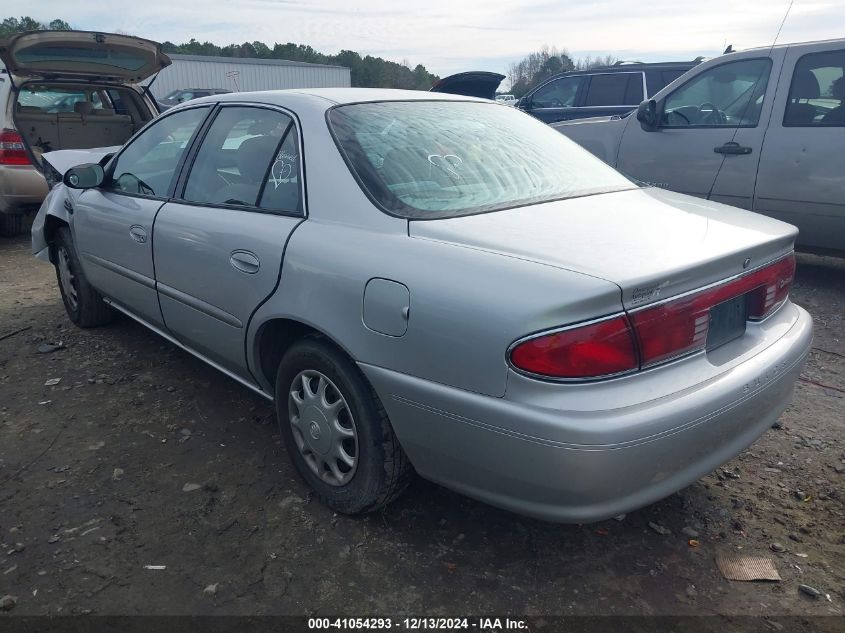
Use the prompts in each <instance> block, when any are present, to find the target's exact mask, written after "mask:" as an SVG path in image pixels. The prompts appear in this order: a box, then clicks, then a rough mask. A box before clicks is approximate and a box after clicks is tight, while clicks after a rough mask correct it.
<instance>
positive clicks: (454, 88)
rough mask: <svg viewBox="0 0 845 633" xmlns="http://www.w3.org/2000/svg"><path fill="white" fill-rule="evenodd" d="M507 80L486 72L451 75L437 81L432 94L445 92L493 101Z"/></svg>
mask: <svg viewBox="0 0 845 633" xmlns="http://www.w3.org/2000/svg"><path fill="white" fill-rule="evenodd" d="M504 78H505V76H504V75H500V74H499V73H491V72H486V71H481V70H477V71H471V72H466V73H458V74H456V75H450V76H448V77H444V78H443V79H440V80H439V81H437V82H436V83H435V84H434V85H433V86H432V87H431V92H445V93H448V94H453V95H463V96H465V97H479V98H481V99H493V98H495V97H496V90H497V89H498V88H499V84H501V83H502V80H503V79H504Z"/></svg>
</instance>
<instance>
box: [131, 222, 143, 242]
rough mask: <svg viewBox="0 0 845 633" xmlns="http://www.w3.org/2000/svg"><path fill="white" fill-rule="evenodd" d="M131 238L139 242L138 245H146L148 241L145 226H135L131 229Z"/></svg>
mask: <svg viewBox="0 0 845 633" xmlns="http://www.w3.org/2000/svg"><path fill="white" fill-rule="evenodd" d="M129 237H131V238H132V239H133V240H135V241H136V242H138V244H145V243H146V241H147V230H146V229H145V228H144V227H143V226H139V225H137V224H135V225H133V226H131V227H129Z"/></svg>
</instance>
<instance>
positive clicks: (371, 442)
mask: <svg viewBox="0 0 845 633" xmlns="http://www.w3.org/2000/svg"><path fill="white" fill-rule="evenodd" d="M276 415H277V417H278V420H279V426H280V430H281V434H282V437H283V438H284V440H285V445H286V446H287V450H288V453H289V454H290V456H291V459H292V460H293V462H294V465H295V466H296V469H297V470H298V471H299V474H300V475H301V476H302V478H303V479H305V481H306V482H307V483H308V484H309V485H310V486H311V488H313V489H314V491H315V492H316V494H317V496H318V497H319V498H320V500H321V501H322V502H323V503H324V504H326V505H327V506H329V507H330V508H331V509H332V510H335V511H337V512H342V513H344V514H361V513H365V512H371V511H373V510H376V509H378V508H380V507H382V506H384V505H386V504H388V503H389V502H390V501H392V500H393V499H395V498H396V497H397V496H399V494H400V493H401V492H402V491H403V490H404V489H405V487H406V486H407V485H408V482H409V480H410V476H411V473H412V469H411V465H410V463H409V462H408V458H407V456H406V455H405V453H404V452H403V450H402V447H401V446H400V445H399V441H398V440H397V439H396V436H395V435H394V433H393V429H392V428H391V426H390V421H389V420H388V418H387V413H386V412H385V411H384V408H383V407H382V405H381V401H380V400H379V399H378V396H377V395H376V393H375V391H373V388H372V387H371V386H370V384H369V383H368V382H367V380H366V378H365V377H364V376H363V374H361V371H360V369H358V367H357V366H356V365H355V363H353V362H352V361H351V360H350V359H349V358H348V357H347V356H346V355H345V354H343V353H342V352H340V351H339V350H338V349H337V348H335V347H334V346H333V345H331V344H330V343H329V342H328V341H326V340H325V339H322V338H319V337H307V338H304V339H302V340H301V341H299V342H297V343H295V344H294V345H293V346H292V347H291V348H290V349H289V350H288V351H287V353H286V354H285V355H284V357H283V358H282V361H281V363H280V364H279V371H278V373H277V376H276Z"/></svg>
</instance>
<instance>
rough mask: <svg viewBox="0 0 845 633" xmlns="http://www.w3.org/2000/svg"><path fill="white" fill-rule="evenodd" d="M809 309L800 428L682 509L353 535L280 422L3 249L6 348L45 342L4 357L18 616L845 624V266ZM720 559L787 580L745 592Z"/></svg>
mask: <svg viewBox="0 0 845 633" xmlns="http://www.w3.org/2000/svg"><path fill="white" fill-rule="evenodd" d="M793 299H794V300H795V301H796V302H797V303H799V304H801V305H802V306H804V307H805V308H807V309H808V310H809V311H810V312H811V313H812V314H813V317H814V318H815V324H816V326H815V327H816V329H815V332H816V339H815V343H814V345H815V349H814V351H813V352H812V355H811V357H810V360H809V363H808V365H807V367H806V369H805V371H804V374H803V376H804V378H803V379H802V381H801V382H800V383H799V384H798V385H797V389H796V394H795V400H794V403H793V405H792V406H791V407H790V408H789V410H788V411H787V412H786V413H785V414H784V415H783V417H782V419H781V427H780V428H775V429H772V430H771V431H770V432H768V433H766V434H765V435H764V436H763V437H762V438H761V439H760V440H759V441H758V442H757V443H756V444H754V445H753V446H752V447H751V448H750V449H749V450H747V451H745V452H744V453H743V454H742V455H740V456H739V457H737V458H736V459H734V460H733V461H732V462H731V463H729V464H727V465H726V466H725V467H724V468H723V469H720V470H719V471H718V472H717V473H714V474H712V475H709V476H707V477H705V478H704V479H702V480H701V481H699V482H697V483H695V484H694V485H692V486H690V487H689V488H687V489H685V490H682V491H681V492H680V493H678V494H675V495H673V496H672V497H670V498H668V499H665V500H664V501H661V502H659V503H657V504H655V505H653V506H650V507H648V508H645V509H642V510H639V511H637V512H634V513H631V514H629V515H628V516H626V517H624V518H623V519H621V520H609V521H605V522H602V523H599V524H594V525H583V526H577V525H563V526H561V525H552V524H547V523H543V522H539V521H534V520H530V519H526V518H522V517H520V516H516V515H513V514H510V513H507V512H504V511H501V510H497V509H494V508H491V507H489V506H486V505H483V504H481V503H478V502H475V501H472V500H469V499H466V498H464V497H461V496H459V495H457V494H454V493H452V492H449V491H448V490H445V489H443V488H440V487H439V486H436V485H433V484H430V483H427V482H424V481H417V482H416V483H415V484H414V485H412V487H411V488H410V489H409V490H408V491H407V492H406V493H405V495H404V496H403V497H402V498H401V499H400V500H399V501H398V502H396V503H394V504H393V505H391V506H390V507H389V508H387V509H386V510H385V511H383V512H382V513H379V514H376V515H371V516H367V517H364V518H346V517H343V516H335V515H333V514H332V513H331V512H330V511H328V510H327V509H326V508H325V507H323V506H321V505H320V504H319V502H317V501H316V500H312V499H311V497H310V495H309V493H308V490H307V489H306V487H305V485H304V484H303V483H302V481H301V480H300V479H299V478H298V476H297V475H296V473H295V471H294V468H293V467H292V465H291V464H290V463H289V461H288V459H287V456H286V454H285V451H284V449H283V448H282V447H281V446H280V442H279V436H278V434H277V429H276V425H275V420H274V414H273V410H272V407H271V405H270V404H269V403H268V402H266V401H264V400H262V399H261V398H260V397H258V396H256V395H254V394H253V393H252V392H250V391H248V390H247V389H245V388H243V387H241V386H239V385H238V384H236V383H235V382H232V381H231V380H229V379H228V378H226V377H225V376H223V375H221V374H219V373H217V372H216V371H215V370H213V369H211V368H210V367H207V366H206V365H204V364H203V363H202V362H200V361H198V360H196V359H195V358H193V357H192V356H190V355H189V354H187V353H185V352H183V351H181V350H179V349H177V348H175V347H174V346H172V345H170V344H169V343H167V342H165V341H163V340H161V339H159V338H157V337H156V335H154V334H152V333H150V332H148V331H146V330H145V329H144V328H143V327H141V326H140V325H137V324H135V323H134V322H132V321H131V320H129V319H121V320H119V321H117V322H116V323H114V324H112V325H110V326H108V327H105V328H101V329H97V330H88V331H83V330H80V329H77V328H75V327H74V326H73V325H72V324H71V323H70V321H69V320H68V319H67V318H66V316H65V312H64V309H63V307H62V304H61V300H60V298H59V293H58V290H57V288H56V283H55V277H54V273H53V269H52V268H51V267H50V266H49V265H47V264H45V263H42V262H39V261H36V260H35V259H33V258H32V256H31V255H30V253H29V244H28V240H27V239H25V238H19V239H13V240H9V239H3V240H0V337H2V336H4V335H7V334H9V333H12V332H15V331H17V330H19V329H21V328H28V329H26V330H25V331H22V332H19V333H17V334H14V335H12V336H10V337H8V338H5V339H4V340H0V543H2V551H0V596H2V595H6V594H10V595H13V596H16V597H17V602H16V604H15V605H14V606H13V607H12V608H11V610H10V611H11V613H12V614H21V615H25V614H31V615H38V614H71V613H72V614H82V613H95V614H299V615H302V614H306V615H313V614H320V615H325V614H335V615H337V614H340V615H358V616H361V615H379V614H381V615H385V614H387V615H391V614H392V615H394V616H395V615H399V614H408V613H412V614H417V615H420V614H425V615H455V614H467V613H473V614H505V613H513V614H522V615H547V614H548V615H552V614H557V615H561V614H562V615H569V614H581V615H585V614H588V615H591V614H645V615H655V614H676V615H683V614H751V615H757V614H766V615H777V614H795V615H813V614H818V615H840V616H841V615H843V614H845V607H844V606H843V605H845V505H843V504H844V503H845V494H843V482H845V453H843V450H845V444H843V439H845V391H843V389H845V319H844V318H843V314H845V260H837V259H833V258H819V257H813V256H807V255H801V256H800V257H799V267H798V273H797V282H796V285H795V290H794V292H793ZM59 343H60V344H61V346H62V347H61V349H58V350H56V351H52V352H46V351H44V348H43V347H42V346H44V345H45V344H59ZM40 347H42V351H41V352H39V348H40ZM50 379H61V380H60V382H59V383H58V384H56V385H54V386H45V382H46V381H48V380H50ZM822 385H827V387H825V386H822ZM650 522H652V523H654V524H656V525H657V526H659V527H660V526H662V527H664V528H666V529H667V530H670V531H671V532H670V533H669V532H667V533H664V534H661V533H659V531H656V530H655V529H654V528H652V527H650V526H649V523H650ZM695 533H697V538H695V539H694V540H691V535H692V536H695ZM772 543H777V544H779V545H780V547H782V548H783V550H784V551H782V552H774V551H772V549H770V548H771V546H772ZM775 547H776V548H777V549H780V547H777V546H775ZM723 552H734V553H746V554H752V555H758V556H768V557H770V558H772V559H773V561H774V564H775V565H776V567H777V569H778V571H779V572H780V575H781V577H782V581H781V582H731V581H727V580H724V579H723V578H722V576H721V574H720V573H719V571H718V569H717V568H716V566H715V564H714V556H715V555H716V554H719V553H723ZM147 565H156V566H162V567H165V566H166V567H165V568H163V569H148V568H146V567H145V566H147ZM800 584H805V585H809V586H811V587H814V588H816V589H817V590H818V591H819V592H821V596H818V597H816V598H813V597H810V596H809V595H807V594H805V593H802V592H801V591H800V590H799V585H800ZM773 628H774V627H773Z"/></svg>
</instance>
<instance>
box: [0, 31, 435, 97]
mask: <svg viewBox="0 0 845 633" xmlns="http://www.w3.org/2000/svg"><path fill="white" fill-rule="evenodd" d="M70 28H71V27H70V25H69V24H68V23H67V22H65V21H64V20H52V21H51V22H44V23H42V22H39V21H37V20H34V19H33V18H31V17H29V16H24V17H22V18H14V17H12V18H6V19H5V20H3V22H2V23H0V38H5V37H8V36H10V35H12V34H14V33H20V32H22V31H41V30H45V29H53V30H68V29H70ZM161 47H162V50H163V51H164V52H165V53H182V54H186V55H214V56H218V57H236V58H237V57H241V58H251V59H286V60H290V61H295V62H309V63H311V64H330V65H336V66H346V67H347V68H349V69H350V71H351V80H352V85H353V86H356V87H362V88H405V89H408V90H428V89H429V88H431V86H432V84H434V82H435V81H437V80H438V79H439V77H438V76H437V75H434V74H432V73H430V72H429V71H428V70H427V69H426V67H425V66H423V65H422V64H417V65H416V66H414V67H413V68H411V65H410V64H409V63H408V62H403V63H401V64H400V63H397V62H392V61H389V60H386V59H382V58H381V57H373V56H372V55H364V56H361V54H360V53H356V52H355V51H349V50H343V51H340V52H339V53H338V54H337V55H326V54H324V53H320V52H319V51H316V50H314V49H313V48H312V47H311V46H308V45H305V44H294V43H292V42H288V43H287V44H279V43H276V44H274V45H273V47H272V48H271V47H270V46H268V45H267V44H265V43H264V42H244V43H243V44H228V45H226V46H218V45H217V44H213V43H212V42H200V41H198V40H196V39H194V38H191V39H190V40H189V41H187V42H184V43H182V44H174V43H173V42H162V45H161Z"/></svg>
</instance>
